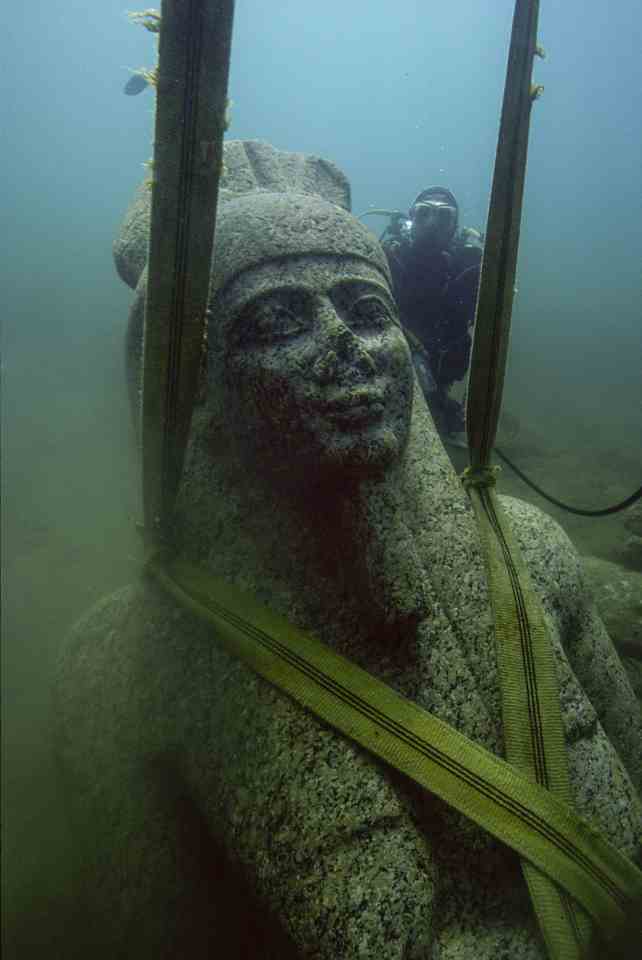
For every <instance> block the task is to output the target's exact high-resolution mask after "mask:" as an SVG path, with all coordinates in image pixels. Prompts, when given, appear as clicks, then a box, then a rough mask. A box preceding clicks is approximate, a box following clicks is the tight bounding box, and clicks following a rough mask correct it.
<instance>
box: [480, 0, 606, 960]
mask: <svg viewBox="0 0 642 960" xmlns="http://www.w3.org/2000/svg"><path fill="white" fill-rule="evenodd" d="M538 7H539V4H538V2H537V0H517V2H516V4H515V15H514V18H513V29H512V35H511V44H510V51H509V57H508V69H507V75H506V85H505V90H504V102H503V105H502V117H501V123H500V132H499V141H498V145H497V155H496V159H495V171H494V175H493V187H492V191H491V201H490V208H489V214H488V224H487V229H486V242H485V245H484V256H483V260H482V269H481V277H480V287H479V295H478V301H477V310H476V320H475V337H474V343H473V352H472V361H471V371H470V379H469V386H468V402H467V407H466V429H467V433H468V441H469V449H470V462H471V467H470V468H469V469H468V471H466V474H465V477H464V480H465V484H466V486H467V489H468V492H469V494H470V497H471V500H472V503H473V506H474V509H475V513H476V516H477V520H478V524H479V529H480V537H481V542H482V548H483V553H484V558H485V563H486V569H487V573H488V581H489V590H490V596H491V602H492V606H493V612H494V617H495V635H496V645H497V661H498V669H499V676H500V682H501V690H502V720H503V729H504V739H505V750H506V758H507V760H508V762H509V763H510V764H511V766H512V767H513V769H517V770H519V771H520V772H521V773H522V774H524V775H525V776H526V777H527V778H529V779H530V780H532V781H533V782H534V783H537V784H539V785H540V786H541V787H543V788H544V789H546V790H550V791H551V792H552V793H553V794H555V795H556V796H557V797H559V799H560V800H561V801H562V802H563V803H565V804H569V803H570V788H569V782H568V770H567V761H566V746H565V740H564V734H563V730H562V721H561V713H560V707H559V692H558V689H557V679H556V672H555V660H554V654H553V648H552V643H551V639H550V637H549V636H548V633H547V629H546V625H545V622H544V616H543V612H542V609H541V605H540V603H539V601H538V599H537V597H536V596H535V595H534V594H533V591H532V589H531V587H530V582H529V578H528V574H527V571H526V567H525V565H524V563H523V561H522V560H521V557H520V555H519V551H518V549H517V545H516V544H515V543H514V542H513V540H512V536H511V534H510V528H509V525H508V523H507V522H506V520H505V518H504V516H503V514H502V512H501V509H500V507H499V503H498V501H497V498H496V496H495V493H494V490H493V484H494V478H493V476H492V468H490V467H489V466H488V465H489V463H490V456H491V451H492V447H493V444H494V441H495V434H496V431H497V420H498V417H499V411H500V407H501V399H502V390H503V383H504V373H505V368H506V355H507V350H508V340H509V332H510V320H511V309H512V302H513V290H514V282H515V269H516V263H517V249H518V242H519V230H520V222H521V211H522V198H523V191H524V180H525V174H526V157H527V152H528V130H529V124H530V112H531V105H532V102H533V98H534V96H535V95H536V93H537V92H538V88H535V87H533V85H532V82H531V73H532V65H533V58H534V56H535V54H536V52H538V51H537V46H536V37H537V19H538V12H539V11H538ZM522 869H523V872H524V876H525V879H526V882H527V884H528V888H529V891H530V894H531V899H532V902H533V907H534V909H535V913H536V914H537V918H538V921H539V924H540V928H541V930H542V934H543V936H544V940H545V941H546V945H547V949H548V953H549V956H550V957H551V960H580V958H582V957H585V956H586V953H587V949H588V945H589V943H590V940H591V925H590V923H589V921H588V918H587V916H586V914H585V913H583V912H582V910H581V909H580V907H578V906H577V903H575V902H574V899H575V900H578V902H579V903H581V904H582V906H583V907H584V909H585V910H587V912H588V913H589V914H591V915H593V912H592V910H591V909H590V905H589V904H587V903H586V902H585V901H582V900H581V899H580V898H578V897H575V895H574V894H573V891H572V890H571V889H570V888H569V887H568V886H566V884H562V887H564V890H560V889H559V886H558V884H557V880H558V878H557V877H556V876H555V874H552V875H546V873H545V872H541V870H540V869H539V865H538V864H535V862H534V861H533V860H532V858H530V857H528V856H526V857H522ZM569 894H570V896H569ZM573 898H574V899H573Z"/></svg>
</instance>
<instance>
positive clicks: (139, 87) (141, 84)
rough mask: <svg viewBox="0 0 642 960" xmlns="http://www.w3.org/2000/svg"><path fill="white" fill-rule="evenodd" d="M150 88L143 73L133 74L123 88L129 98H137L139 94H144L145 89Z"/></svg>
mask: <svg viewBox="0 0 642 960" xmlns="http://www.w3.org/2000/svg"><path fill="white" fill-rule="evenodd" d="M148 86H149V83H148V81H147V79H146V78H145V77H144V76H143V74H142V73H132V75H131V77H130V78H129V80H128V81H127V83H126V84H125V86H124V87H123V93H126V94H127V96H128V97H135V96H136V95H137V94H139V93H142V92H143V90H144V89H145V87H148Z"/></svg>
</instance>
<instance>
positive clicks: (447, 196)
mask: <svg viewBox="0 0 642 960" xmlns="http://www.w3.org/2000/svg"><path fill="white" fill-rule="evenodd" d="M375 212H379V213H381V212H384V211H374V210H373V211H368V213H375ZM385 212H386V213H387V214H388V216H389V217H390V222H389V224H388V226H387V227H386V229H385V231H384V233H383V234H382V235H381V238H380V240H381V243H382V246H383V249H384V251H385V253H386V257H387V259H388V263H389V265H390V270H391V273H392V281H393V290H394V295H395V299H396V301H397V307H398V309H399V315H400V318H401V322H402V324H403V326H404V329H405V332H406V336H407V339H408V341H409V344H410V348H411V352H412V355H413V361H414V364H415V370H416V373H417V376H418V379H419V382H420V383H421V386H422V389H423V391H424V394H425V396H426V400H427V402H428V406H429V407H430V412H431V414H432V416H433V419H434V421H435V425H436V426H437V429H438V430H439V432H440V433H441V434H442V435H451V436H452V435H453V434H457V433H460V432H461V431H462V430H463V429H464V409H463V404H462V403H461V402H459V401H457V400H456V399H455V398H454V397H451V396H450V395H449V389H450V387H451V386H452V385H453V383H455V382H456V381H457V380H461V379H462V378H463V377H464V376H465V374H466V371H467V370H468V362H469V359H470V349H471V343H472V339H471V333H472V327H473V322H474V319H475V303H476V300H477V289H478V286H479V272H480V265H481V258H482V250H483V247H482V244H483V237H482V235H481V234H480V233H479V232H478V231H477V230H473V229H472V228H470V227H463V228H459V207H458V205H457V201H456V199H455V197H454V196H453V194H452V193H451V191H450V190H448V189H447V188H446V187H438V186H436V187H429V188H428V189H427V190H422V192H421V193H420V194H419V196H418V197H417V198H416V200H415V201H414V203H413V204H412V206H411V207H410V210H409V212H408V216H407V217H406V216H405V215H404V214H403V213H400V212H398V211H385Z"/></svg>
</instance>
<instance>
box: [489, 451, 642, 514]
mask: <svg viewBox="0 0 642 960" xmlns="http://www.w3.org/2000/svg"><path fill="white" fill-rule="evenodd" d="M494 451H495V453H496V454H497V456H498V457H500V459H501V460H503V461H504V463H507V464H508V466H509V467H510V468H511V470H514V471H515V473H516V474H517V476H518V477H519V478H520V479H521V480H523V481H524V483H526V484H527V485H528V486H529V487H530V488H531V489H532V490H534V491H535V492H536V493H539V495H540V497H544V499H545V500H548V502H549V503H554V504H555V506H556V507H560V508H561V509H562V510H566V511H567V513H575V514H577V515H578V516H580V517H607V516H609V515H610V514H612V513H619V511H620V510H626V508H627V507H631V506H632V505H633V504H634V503H635V502H636V500H639V499H640V498H641V497H642V487H639V488H638V489H637V490H636V491H635V493H632V494H631V496H630V497H627V498H626V500H622V501H621V502H620V503H616V504H615V505H614V506H612V507H604V509H603V510H580V508H579V507H571V506H570V504H568V503H562V501H561V500H556V499H555V497H551V496H550V494H548V493H545V491H544V490H542V488H541V487H538V486H537V484H536V483H534V482H533V481H532V480H529V479H528V477H527V476H526V474H525V473H522V471H521V470H520V469H519V467H516V466H515V464H514V463H513V462H512V461H511V460H509V459H508V457H507V456H506V454H505V453H502V451H501V450H499V449H498V448H497V447H494Z"/></svg>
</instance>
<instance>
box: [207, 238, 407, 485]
mask: <svg viewBox="0 0 642 960" xmlns="http://www.w3.org/2000/svg"><path fill="white" fill-rule="evenodd" d="M220 307H221V308H220V310H219V309H217V311H216V314H217V318H218V317H220V318H221V319H220V320H217V321H216V333H215V337H214V340H215V343H217V345H218V350H217V352H218V351H220V353H219V357H220V360H221V361H222V365H223V366H222V370H221V371H220V372H221V377H222V380H223V388H224V391H225V397H224V399H225V410H226V415H227V414H228V413H229V416H230V417H232V418H233V421H232V422H233V423H236V424H237V425H238V427H239V431H240V433H241V434H242V435H243V436H245V437H246V438H247V439H248V440H249V442H250V443H251V444H253V445H254V446H255V447H256V448H258V450H257V452H260V453H262V454H264V455H266V454H267V455H271V456H275V455H276V457H278V458H279V459H280V461H281V462H282V463H287V464H288V465H289V466H288V468H289V469H291V470H296V469H297V467H298V466H300V467H302V468H303V469H305V468H309V467H310V466H315V467H316V468H323V467H328V468H339V469H352V468H356V469H358V470H360V471H370V470H372V469H380V468H381V467H383V466H385V465H387V464H389V463H391V462H394V461H395V460H396V459H397V458H398V457H399V455H400V453H401V451H402V450H403V448H404V446H405V443H406V441H407V437H408V431H409V424H410V414H411V409H412V386H413V372H412V363H411V360H410V353H409V350H408V346H407V344H406V340H405V337H404V336H403V333H402V331H401V328H400V326H399V322H398V318H397V312H396V308H395V305H394V301H393V299H392V295H391V293H390V290H389V288H388V286H387V284H386V282H385V280H384V279H383V278H382V276H381V274H380V273H379V272H378V271H377V270H376V269H374V267H370V266H369V265H368V264H366V263H365V262H363V261H360V260H351V259H346V258H339V257H317V256H315V257H312V256H309V257H298V258H291V259H284V260H282V261H276V262H271V263H269V264H265V265H263V266H261V267H258V268H256V269H253V270H250V271H246V272H245V273H244V274H243V275H242V276H240V277H238V278H237V279H236V280H235V281H234V283H233V284H232V286H231V287H230V288H229V289H228V291H227V292H226V294H225V296H224V298H222V302H221V303H220ZM217 366H218V365H217Z"/></svg>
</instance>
